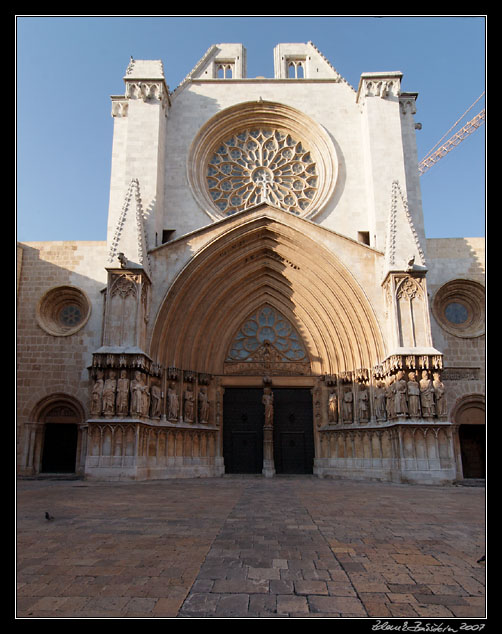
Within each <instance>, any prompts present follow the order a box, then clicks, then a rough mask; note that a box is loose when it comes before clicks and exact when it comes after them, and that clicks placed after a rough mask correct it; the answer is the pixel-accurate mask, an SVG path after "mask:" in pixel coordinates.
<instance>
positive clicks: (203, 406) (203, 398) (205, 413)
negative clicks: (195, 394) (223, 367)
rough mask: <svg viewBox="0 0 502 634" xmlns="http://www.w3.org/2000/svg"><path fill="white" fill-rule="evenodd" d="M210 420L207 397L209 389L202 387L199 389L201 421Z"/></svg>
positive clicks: (206, 421)
mask: <svg viewBox="0 0 502 634" xmlns="http://www.w3.org/2000/svg"><path fill="white" fill-rule="evenodd" d="M208 422H209V401H208V398H207V389H206V388H205V387H201V388H200V391H199V423H208Z"/></svg>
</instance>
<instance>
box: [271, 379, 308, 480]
mask: <svg viewBox="0 0 502 634" xmlns="http://www.w3.org/2000/svg"><path fill="white" fill-rule="evenodd" d="M273 392H274V463H275V471H276V473H288V474H294V473H298V474H301V473H312V472H313V468H314V430H313V421H312V394H311V391H310V389H304V388H294V389H293V388H291V389H289V388H288V389H286V388H281V389H276V390H273Z"/></svg>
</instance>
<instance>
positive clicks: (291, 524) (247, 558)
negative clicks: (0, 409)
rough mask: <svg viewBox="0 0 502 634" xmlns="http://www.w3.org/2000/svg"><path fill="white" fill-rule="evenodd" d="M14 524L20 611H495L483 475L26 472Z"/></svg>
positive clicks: (188, 614) (167, 614)
mask: <svg viewBox="0 0 502 634" xmlns="http://www.w3.org/2000/svg"><path fill="white" fill-rule="evenodd" d="M46 512H49V514H50V515H51V516H53V518H54V519H51V520H47V519H46V518H45V513H46ZM16 528H17V566H18V570H17V605H16V616H17V618H306V617H317V618H369V617H370V618H393V617H394V618H396V617H406V618H413V617H415V618H417V617H418V618H442V619H445V618H459V619H467V618H483V617H484V616H485V572H486V570H485V565H484V564H483V563H477V562H478V559H479V558H480V557H481V556H482V555H483V554H484V553H485V543H484V540H485V489H484V487H465V486H447V487H427V486H417V485H402V484H391V483H368V482H354V481H340V480H328V479H325V480H321V479H317V478H315V477H311V476H290V477H275V478H270V479H265V478H262V477H253V476H249V477H245V476H242V477H240V476H235V477H231V476H225V477H223V478H215V479H187V480H167V481H155V482H152V481H150V482H115V483H109V482H90V481H85V480H21V481H19V482H18V483H17V527H16Z"/></svg>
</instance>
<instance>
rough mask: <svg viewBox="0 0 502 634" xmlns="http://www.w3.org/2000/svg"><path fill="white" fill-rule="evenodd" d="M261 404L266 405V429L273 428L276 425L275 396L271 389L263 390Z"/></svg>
mask: <svg viewBox="0 0 502 634" xmlns="http://www.w3.org/2000/svg"><path fill="white" fill-rule="evenodd" d="M261 402H262V403H263V405H265V427H272V425H273V424H274V394H273V392H272V390H271V389H270V388H269V387H266V388H265V389H264V390H263V398H262V400H261Z"/></svg>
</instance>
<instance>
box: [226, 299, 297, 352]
mask: <svg viewBox="0 0 502 634" xmlns="http://www.w3.org/2000/svg"><path fill="white" fill-rule="evenodd" d="M266 346H271V347H272V348H273V349H274V351H275V356H276V358H277V359H278V360H280V361H306V360H307V359H308V357H307V352H306V350H305V347H304V345H303V343H302V340H301V339H300V336H299V334H298V333H297V331H296V330H295V328H294V327H293V325H292V324H291V323H290V322H289V321H288V320H287V319H286V318H285V317H284V316H283V315H281V314H280V313H279V312H278V311H276V310H275V309H274V308H272V307H271V306H264V307H263V308H261V309H260V310H258V311H257V312H256V313H254V314H253V315H251V316H250V317H248V319H247V320H246V321H245V322H244V324H243V325H242V326H241V328H240V330H239V332H238V333H237V335H236V337H235V338H234V341H233V342H232V345H231V346H230V350H229V353H228V356H227V361H256V360H262V358H263V352H264V347H266Z"/></svg>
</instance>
